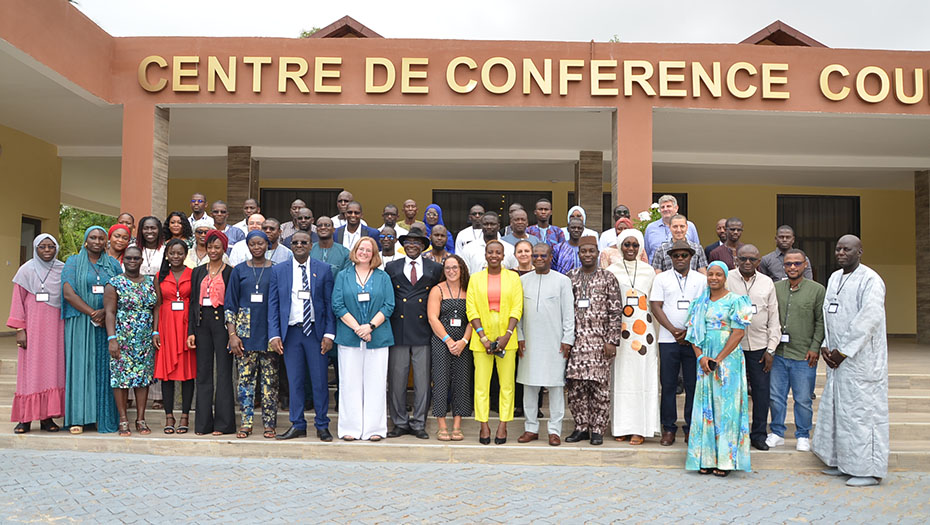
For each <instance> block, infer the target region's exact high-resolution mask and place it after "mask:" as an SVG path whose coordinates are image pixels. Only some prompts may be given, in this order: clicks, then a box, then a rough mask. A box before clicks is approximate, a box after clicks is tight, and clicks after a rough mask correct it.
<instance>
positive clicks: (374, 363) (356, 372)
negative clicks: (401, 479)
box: [337, 342, 388, 439]
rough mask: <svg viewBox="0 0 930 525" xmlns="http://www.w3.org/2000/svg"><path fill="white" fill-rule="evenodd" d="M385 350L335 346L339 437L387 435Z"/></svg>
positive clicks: (358, 437)
mask: <svg viewBox="0 0 930 525" xmlns="http://www.w3.org/2000/svg"><path fill="white" fill-rule="evenodd" d="M387 372H388V349H387V347H383V348H367V347H366V345H365V343H364V342H362V346H361V347H358V346H343V345H339V423H338V428H337V434H338V435H339V437H340V438H343V437H346V436H351V437H354V438H355V439H370V438H371V436H381V437H382V438H383V437H386V436H387Z"/></svg>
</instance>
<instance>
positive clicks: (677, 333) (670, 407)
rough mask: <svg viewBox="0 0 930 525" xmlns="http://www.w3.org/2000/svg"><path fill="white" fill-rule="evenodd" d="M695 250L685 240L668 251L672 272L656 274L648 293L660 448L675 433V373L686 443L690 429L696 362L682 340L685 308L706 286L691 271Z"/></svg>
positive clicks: (672, 441) (665, 444)
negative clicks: (655, 337) (655, 341)
mask: <svg viewBox="0 0 930 525" xmlns="http://www.w3.org/2000/svg"><path fill="white" fill-rule="evenodd" d="M694 254H695V249H694V248H692V247H691V245H690V244H689V243H688V242H687V241H684V240H682V241H676V242H675V243H674V244H672V246H671V248H670V249H669V251H668V255H669V257H671V258H672V269H671V270H667V271H664V272H662V273H660V274H659V275H656V278H655V281H653V282H652V290H651V291H650V293H649V304H650V306H651V309H652V315H653V316H655V319H656V321H658V322H659V381H660V383H661V384H662V396H661V398H660V401H659V407H660V415H659V419H660V421H661V422H662V440H661V441H660V442H659V444H661V445H662V446H666V447H667V446H671V445H672V444H673V443H674V442H675V433H676V432H677V431H678V426H677V424H676V422H677V421H678V404H677V401H676V400H675V392H676V390H677V388H678V373H679V371H680V372H681V374H682V377H683V379H684V386H685V413H684V417H685V426H684V434H685V441H686V442H687V441H688V433H689V432H690V428H691V408H692V407H693V406H694V385H695V382H696V380H697V360H696V359H695V357H694V350H693V349H692V348H691V344H690V343H688V342H687V341H685V334H686V333H687V330H686V329H685V325H686V323H687V322H688V309H689V308H690V306H691V302H692V301H694V300H695V299H697V298H698V297H699V296H700V295H701V294H702V293H703V292H704V288H706V287H707V278H706V277H704V275H702V274H700V273H698V272H694V271H691V258H692V257H693V256H694Z"/></svg>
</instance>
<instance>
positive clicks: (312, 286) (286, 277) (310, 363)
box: [268, 231, 336, 441]
mask: <svg viewBox="0 0 930 525" xmlns="http://www.w3.org/2000/svg"><path fill="white" fill-rule="evenodd" d="M310 246H311V240H310V234H309V233H308V232H305V231H298V232H296V233H294V235H293V237H292V238H291V248H292V251H293V253H294V258H293V259H292V260H290V261H288V262H285V263H282V264H276V265H274V266H272V267H271V281H270V283H269V286H270V288H269V290H268V295H269V297H268V337H269V343H270V344H271V347H272V349H274V350H275V351H277V352H282V351H283V352H284V365H285V368H286V369H287V380H288V383H289V388H290V391H289V393H290V406H289V410H290V419H291V428H289V429H287V432H285V433H284V434H279V435H278V436H277V438H278V439H293V438H296V437H306V435H307V420H306V419H304V398H305V392H304V377H306V375H307V372H308V371H309V373H310V385H311V388H312V389H313V408H314V411H315V412H316V417H314V426H316V435H317V436H318V437H319V438H320V440H322V441H332V440H333V435H332V434H331V433H330V432H329V416H327V412H328V411H329V391H328V386H327V377H326V367H327V359H326V353H327V352H329V351H330V350H331V349H332V348H333V339H335V335H334V334H335V333H336V317H335V315H334V314H333V306H332V303H331V301H332V296H333V273H332V270H330V268H329V265H328V264H326V263H324V262H320V261H317V260H316V259H311V258H310Z"/></svg>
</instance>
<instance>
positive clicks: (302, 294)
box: [297, 290, 310, 301]
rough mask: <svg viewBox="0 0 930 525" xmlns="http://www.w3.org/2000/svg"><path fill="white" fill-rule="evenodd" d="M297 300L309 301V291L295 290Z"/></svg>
mask: <svg viewBox="0 0 930 525" xmlns="http://www.w3.org/2000/svg"><path fill="white" fill-rule="evenodd" d="M297 298H298V299H300V300H301V301H309V300H310V290H297Z"/></svg>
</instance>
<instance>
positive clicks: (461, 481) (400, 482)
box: [0, 450, 930, 524]
mask: <svg viewBox="0 0 930 525" xmlns="http://www.w3.org/2000/svg"><path fill="white" fill-rule="evenodd" d="M928 492H930V474H927V473H916V472H900V473H893V474H890V475H889V478H888V479H886V480H885V481H884V482H883V484H882V485H881V486H880V487H877V488H866V489H851V488H847V487H846V486H845V485H844V483H843V481H842V480H840V479H836V478H831V477H828V476H823V475H820V474H818V473H812V472H805V473H801V474H792V473H790V472H786V471H780V470H778V471H771V470H769V471H763V472H753V473H735V474H731V475H730V477H728V478H727V479H715V478H713V477H705V476H700V475H698V474H696V473H691V472H685V471H683V470H670V469H644V468H629V467H561V466H559V467H556V466H552V467H549V466H514V465H482V464H448V465H442V464H420V463H358V462H348V461H314V460H288V459H274V458H266V459H256V458H236V457H229V458H213V457H161V456H147V455H131V454H97V453H88V452H67V451H62V452H50V451H31V450H4V452H3V460H2V461H0V522H2V523H19V522H62V523H72V522H76V523H81V522H95V523H117V522H122V523H175V522H189V523H213V522H230V521H233V520H236V521H242V522H256V521H269V520H271V521H275V522H280V521H285V522H313V523H349V522H351V523H415V522H436V521H441V522H451V523H479V522H480V523H507V524H513V523H530V522H532V523H559V524H561V523H582V522H584V523H613V522H624V523H653V522H655V521H657V520H661V521H675V522H678V523H798V522H802V523H837V522H848V523H925V522H926V520H927V516H930V499H928V498H927V494H928Z"/></svg>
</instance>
